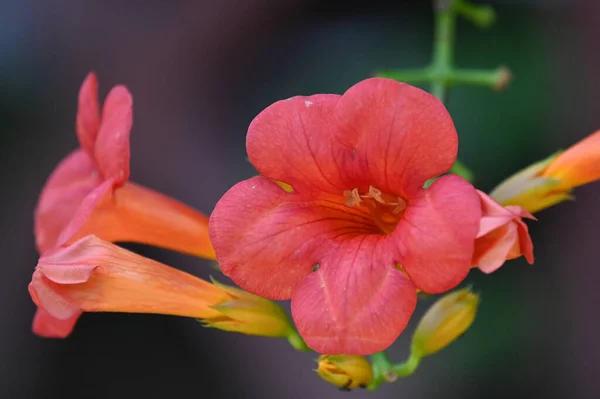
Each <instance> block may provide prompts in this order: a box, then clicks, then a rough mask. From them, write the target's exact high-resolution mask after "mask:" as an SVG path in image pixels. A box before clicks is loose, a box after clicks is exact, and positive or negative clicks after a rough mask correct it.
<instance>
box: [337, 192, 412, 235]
mask: <svg viewBox="0 0 600 399" xmlns="http://www.w3.org/2000/svg"><path fill="white" fill-rule="evenodd" d="M344 198H345V199H346V205H348V206H349V207H354V206H355V207H361V206H365V207H366V208H367V209H368V210H369V213H370V214H371V217H373V221H374V222H375V224H376V225H377V227H379V228H380V229H381V230H382V232H383V233H384V234H389V233H391V232H392V231H394V229H395V228H396V225H397V224H398V222H399V221H400V219H402V215H403V214H404V210H405V209H406V200H405V199H404V198H401V197H397V196H393V195H390V194H385V193H383V192H382V191H381V190H379V189H378V188H375V187H373V186H369V191H368V192H367V193H366V194H360V192H359V191H358V188H355V189H353V190H346V191H344Z"/></svg>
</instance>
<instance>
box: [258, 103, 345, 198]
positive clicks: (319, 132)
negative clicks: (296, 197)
mask: <svg viewBox="0 0 600 399" xmlns="http://www.w3.org/2000/svg"><path fill="white" fill-rule="evenodd" d="M339 98H340V96H338V95H333V94H318V95H314V96H310V97H292V98H290V99H287V100H282V101H278V102H276V103H274V104H273V105H271V106H269V107H268V108H267V109H265V110H264V111H262V112H261V113H260V114H259V115H258V116H257V117H256V118H254V120H253V121H252V123H251V124H250V127H249V129H248V135H247V137H246V148H247V151H248V157H249V159H250V162H252V164H253V165H254V166H255V167H256V168H257V169H258V171H259V172H260V173H261V174H262V175H264V176H266V177H269V178H271V179H273V180H278V181H283V182H285V183H287V184H289V185H291V186H292V187H293V189H294V190H295V191H298V192H302V193H307V192H311V191H312V192H314V191H326V192H330V193H335V194H340V193H342V192H343V191H344V190H347V189H348V187H347V184H346V183H345V181H344V173H345V169H346V166H347V165H345V164H346V163H348V162H350V158H351V156H352V153H351V149H349V148H347V147H344V146H341V145H340V143H339V141H338V139H337V138H336V137H335V129H336V127H335V126H334V125H333V120H332V112H333V109H334V107H335V105H336V103H337V101H338V99H339Z"/></svg>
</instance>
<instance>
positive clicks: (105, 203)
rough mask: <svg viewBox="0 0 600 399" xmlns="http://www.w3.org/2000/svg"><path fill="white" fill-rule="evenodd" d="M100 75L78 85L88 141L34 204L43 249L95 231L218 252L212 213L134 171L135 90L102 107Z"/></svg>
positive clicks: (120, 90) (82, 135)
mask: <svg viewBox="0 0 600 399" xmlns="http://www.w3.org/2000/svg"><path fill="white" fill-rule="evenodd" d="M97 97H98V83H97V81H96V77H95V75H94V74H93V73H90V74H89V75H88V76H87V78H86V79H85V81H84V82H83V85H82V87H81V90H80V93H79V110H78V112H77V124H76V125H77V137H78V139H79V143H80V146H81V148H80V149H78V150H76V151H74V152H73V153H71V154H70V155H69V156H67V157H66V158H65V159H64V160H63V161H62V162H61V163H60V164H59V165H58V166H57V167H56V169H55V170H54V172H53V173H52V175H51V176H50V178H49V179H48V181H47V182H46V185H45V186H44V189H43V190H42V193H41V195H40V200H39V203H38V206H37V208H36V211H35V238H36V244H37V247H38V250H39V252H40V253H44V252H46V251H47V250H49V249H52V248H54V247H56V246H60V245H62V244H64V243H66V242H68V241H70V242H73V241H74V240H76V239H78V238H80V237H83V236H85V235H87V234H90V233H93V234H95V235H97V236H99V237H101V238H103V239H105V240H108V241H131V242H140V243H145V244H150V245H156V246H160V247H164V248H169V249H173V250H177V251H180V252H185V253H190V254H194V255H198V256H202V257H208V258H214V252H213V249H212V245H211V244H210V241H209V239H208V218H207V217H206V216H204V215H202V214H201V213H199V212H196V211H194V210H193V209H191V208H189V207H187V206H185V205H183V204H181V203H179V202H177V201H175V200H173V199H171V198H169V197H166V196H164V195H162V194H159V193H157V192H154V191H152V190H149V189H147V188H144V187H141V186H138V185H136V184H133V183H131V182H128V179H129V134H130V130H131V125H132V105H133V100H132V97H131V94H130V93H129V91H128V90H127V89H126V88H125V87H124V86H116V87H114V88H113V89H112V90H111V91H110V93H109V94H108V96H107V98H106V101H105V103H104V107H103V109H102V113H100V107H99V105H98V98H97Z"/></svg>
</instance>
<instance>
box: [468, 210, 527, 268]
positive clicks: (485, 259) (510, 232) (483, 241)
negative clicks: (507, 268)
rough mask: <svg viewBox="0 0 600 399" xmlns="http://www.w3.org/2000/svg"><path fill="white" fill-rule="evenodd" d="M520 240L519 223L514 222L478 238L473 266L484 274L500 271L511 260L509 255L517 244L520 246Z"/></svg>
mask: <svg viewBox="0 0 600 399" xmlns="http://www.w3.org/2000/svg"><path fill="white" fill-rule="evenodd" d="M518 240H519V233H518V230H517V223H514V222H510V223H508V224H506V225H505V226H502V227H499V228H497V229H496V230H494V231H492V232H490V233H488V234H486V235H484V236H483V237H480V238H477V240H476V241H475V252H474V254H473V264H474V265H476V266H477V267H478V268H479V269H480V270H481V271H483V272H484V273H492V272H494V271H496V270H498V268H499V267H500V266H502V265H503V264H504V262H506V260H507V259H508V258H509V253H510V252H511V249H512V248H513V247H514V246H515V244H518ZM519 256H520V255H519Z"/></svg>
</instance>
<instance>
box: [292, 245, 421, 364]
mask: <svg viewBox="0 0 600 399" xmlns="http://www.w3.org/2000/svg"><path fill="white" fill-rule="evenodd" d="M382 240H385V238H383V237H381V236H379V237H378V236H365V237H356V238H352V239H348V240H344V241H343V242H342V243H341V244H340V247H339V250H338V251H336V252H332V253H331V254H330V256H328V258H327V259H326V260H325V261H324V262H323V264H322V265H321V267H320V268H319V269H318V270H317V271H316V272H314V273H312V274H310V276H308V278H306V279H305V280H304V281H303V282H302V283H301V284H300V285H299V286H298V288H297V289H296V291H295V292H294V294H293V297H292V315H293V317H294V321H295V323H296V326H297V327H298V332H299V333H300V335H302V337H303V338H304V340H305V341H306V343H307V345H308V346H309V347H311V348H312V349H314V350H315V351H317V352H319V353H326V354H340V353H341V354H351V355H365V354H371V353H374V352H378V351H382V350H384V349H386V348H387V347H388V346H390V345H391V344H392V343H393V342H394V341H395V340H396V338H398V336H399V335H400V333H401V332H402V331H403V330H404V328H405V327H406V324H407V323H408V320H409V319H410V316H411V315H412V313H413V311H414V309H415V306H416V298H417V294H416V288H415V286H414V285H413V283H412V282H411V281H410V280H409V279H408V278H406V276H404V274H402V272H400V271H399V270H397V269H396V268H395V267H394V264H393V261H392V260H391V258H390V257H389V253H387V254H382V253H381V251H380V249H379V247H380V246H381V241H382Z"/></svg>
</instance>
